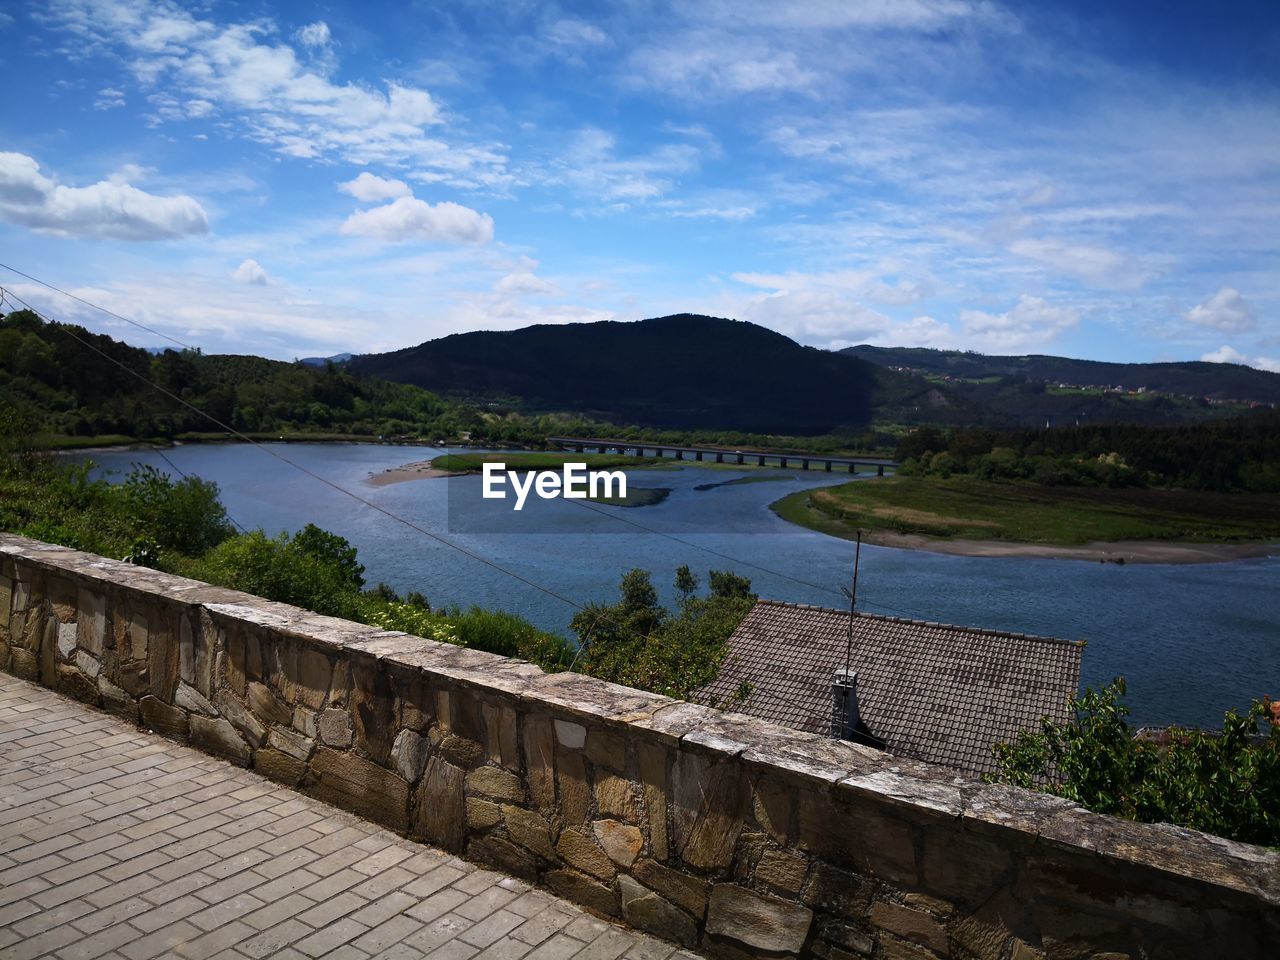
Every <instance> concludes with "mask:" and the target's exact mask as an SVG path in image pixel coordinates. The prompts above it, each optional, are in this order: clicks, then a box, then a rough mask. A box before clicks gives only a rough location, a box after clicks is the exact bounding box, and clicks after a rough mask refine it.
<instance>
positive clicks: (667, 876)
mask: <svg viewBox="0 0 1280 960" xmlns="http://www.w3.org/2000/svg"><path fill="white" fill-rule="evenodd" d="M631 872H632V874H634V875H635V877H636V879H637V880H639V881H640V882H641V883H643V884H644V885H645V886H646V887H648V888H649V889H651V890H656V891H658V892H659V893H660V894H662V895H663V896H664V897H666V898H667V899H668V900H670V901H672V902H673V903H677V904H679V905H680V906H681V907H683V908H684V909H685V910H687V911H689V913H691V914H693V915H694V916H695V917H697V918H698V919H699V920H701V919H702V917H703V915H704V914H705V913H706V912H707V896H708V895H709V894H710V892H711V884H710V883H708V882H707V881H706V880H703V879H702V878H701V877H695V876H692V875H690V874H687V873H681V872H680V871H679V870H672V869H671V868H670V867H665V866H663V865H662V864H660V863H657V862H655V861H653V860H645V859H640V860H637V861H636V862H635V865H634V866H633V867H632V868H631Z"/></svg>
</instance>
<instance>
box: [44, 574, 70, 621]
mask: <svg viewBox="0 0 1280 960" xmlns="http://www.w3.org/2000/svg"><path fill="white" fill-rule="evenodd" d="M45 580H46V583H45V593H46V594H47V596H48V598H49V605H50V606H51V607H52V608H53V615H54V616H55V617H56V618H57V619H58V622H59V623H67V624H73V625H74V623H75V619H76V588H75V586H74V585H73V584H72V583H71V581H70V580H68V579H67V578H66V577H65V576H55V575H54V574H45Z"/></svg>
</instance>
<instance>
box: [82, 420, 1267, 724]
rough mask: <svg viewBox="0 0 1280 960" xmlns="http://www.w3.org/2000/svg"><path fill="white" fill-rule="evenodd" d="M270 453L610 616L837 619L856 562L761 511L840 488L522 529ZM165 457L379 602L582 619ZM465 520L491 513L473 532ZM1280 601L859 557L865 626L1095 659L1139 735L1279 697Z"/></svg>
mask: <svg viewBox="0 0 1280 960" xmlns="http://www.w3.org/2000/svg"><path fill="white" fill-rule="evenodd" d="M277 449H279V450H280V451H281V452H284V453H286V455H287V456H288V457H290V458H291V459H293V460H296V461H297V462H299V463H300V464H303V465H305V466H306V467H307V468H308V469H310V470H313V471H315V472H317V473H319V474H321V475H322V476H324V477H326V478H327V479H329V480H331V481H333V482H334V483H337V484H340V485H342V486H345V487H347V488H349V489H352V490H354V491H356V492H358V493H359V494H360V495H361V496H363V497H365V498H366V499H368V500H370V501H371V502H373V503H376V504H377V505H378V506H380V507H382V508H384V509H386V510H389V511H391V512H393V513H395V514H397V515H399V516H402V517H404V518H406V519H408V520H412V521H413V522H414V523H416V524H419V525H421V526H424V527H426V528H427V529H429V530H432V531H435V532H439V533H440V534H442V535H444V536H447V537H448V538H449V539H451V540H453V541H454V542H456V543H458V544H459V545H461V546H464V547H466V548H467V549H468V550H471V551H473V552H475V553H478V554H480V555H482V556H484V557H486V558H488V559H490V560H492V561H494V562H496V563H498V564H501V565H503V566H505V567H507V568H509V569H511V570H513V571H515V572H516V573H519V574H520V575H521V576H523V577H527V578H528V579H530V580H533V581H534V582H536V583H539V584H542V585H544V586H545V587H547V588H549V589H551V590H554V591H555V592H557V593H561V594H564V595H566V596H569V597H574V598H576V599H578V600H579V601H581V602H584V603H585V602H590V601H611V600H613V599H614V597H615V593H616V587H617V583H618V580H619V578H620V577H621V575H622V574H623V573H624V572H625V571H627V570H628V569H630V568H632V567H643V568H646V569H648V570H651V571H652V572H653V575H654V580H655V582H656V583H657V585H658V586H659V588H660V589H661V590H662V591H663V593H664V595H665V597H666V599H667V601H668V602H670V601H672V600H673V599H674V591H673V590H671V588H670V581H671V578H672V576H673V575H674V572H675V569H676V567H678V566H679V565H680V564H682V563H688V564H689V565H690V566H692V567H693V568H694V570H695V571H703V572H705V571H706V570H708V569H711V568H729V569H734V570H736V571H737V572H739V573H741V574H743V575H744V576H748V577H750V578H751V579H752V581H753V583H754V586H755V589H756V590H757V591H758V592H759V593H760V595H761V596H765V597H771V598H775V599H779V600H790V601H795V602H800V603H813V604H819V605H822V606H843V604H844V600H843V597H842V596H841V594H840V586H841V585H842V584H844V583H847V582H848V578H849V574H850V569H851V564H852V557H853V545H852V544H851V543H848V542H845V541H841V540H837V539H834V538H831V537H827V536H824V535H822V534H818V533H814V532H811V531H808V530H801V529H798V528H796V527H794V526H792V525H791V524H788V523H786V522H785V521H783V520H780V519H779V518H778V517H776V516H774V514H773V513H772V512H771V511H770V510H769V509H768V505H769V504H770V503H772V502H773V501H774V500H776V499H778V498H779V497H782V496H784V495H785V494H788V493H791V492H792V491H794V490H800V489H805V488H808V487H815V486H822V485H825V484H828V483H832V482H840V481H841V480H844V479H847V477H844V476H840V475H835V476H833V475H831V474H826V473H813V474H804V473H790V472H786V473H784V474H783V476H782V477H781V478H779V479H775V480H774V481H772V482H768V483H763V482H749V483H726V482H725V481H730V480H735V479H739V478H745V477H755V476H760V474H759V473H756V472H754V471H751V470H749V469H748V470H742V471H739V470H735V469H728V470H711V469H708V468H705V467H695V466H692V465H682V466H679V467H674V466H673V467H672V468H671V469H662V470H661V471H657V472H655V471H647V470H644V471H635V472H633V473H632V474H631V475H630V480H629V484H628V485H629V486H630V485H631V484H632V483H635V484H638V485H641V486H662V487H667V488H670V490H671V493H670V495H669V496H668V497H666V498H665V499H664V500H663V501H662V502H661V503H658V504H655V505H653V506H646V507H637V508H626V507H617V506H606V505H601V504H586V505H584V504H582V503H581V502H574V503H569V502H565V501H536V502H535V501H534V499H533V498H530V501H529V504H530V505H531V506H527V507H526V511H527V513H526V511H522V512H521V515H516V514H513V513H512V511H511V510H510V505H509V504H506V505H502V503H501V501H482V500H481V499H480V497H479V486H480V478H479V477H478V476H471V477H456V478H449V479H434V480H418V481H413V482H409V483H402V484H395V485H391V486H386V487H373V486H370V485H368V484H366V483H365V482H364V480H365V478H366V477H367V476H368V475H369V474H370V473H375V472H380V471H382V470H384V469H386V468H387V467H392V466H396V465H399V464H401V463H405V462H408V461H410V460H418V459H423V458H425V457H429V456H432V455H435V454H436V453H438V452H441V451H430V450H423V449H422V448H417V447H414V448H405V447H386V446H371V445H356V444H297V445H294V444H290V445H288V446H285V447H278V448H277ZM165 456H167V457H168V459H169V460H170V461H172V462H173V464H174V465H175V466H177V467H178V468H179V469H181V470H182V471H184V472H187V473H195V474H198V475H200V476H202V477H204V478H206V479H209V480H214V481H216V482H217V483H218V485H219V486H220V487H221V490H222V498H223V502H224V503H225V504H226V505H227V509H228V510H229V511H230V512H231V514H232V516H234V517H235V518H236V520H238V521H239V522H240V523H242V524H244V525H245V526H247V527H256V526H261V527H263V528H264V529H265V530H266V531H268V532H269V533H276V532H278V531H280V530H296V529H298V528H300V527H302V526H303V525H305V524H306V523H316V524H319V525H320V526H322V527H325V528H327V529H330V530H333V531H334V532H336V533H339V534H341V535H342V536H344V537H346V538H348V539H349V540H350V541H351V542H352V543H354V544H355V545H356V546H357V547H358V548H359V550H360V558H361V560H362V561H363V562H364V564H365V566H366V568H367V574H366V576H367V577H368V578H369V581H370V582H371V583H375V582H377V581H380V580H381V581H386V582H387V583H389V584H391V585H392V586H393V587H395V588H396V589H397V590H400V591H409V590H417V591H421V592H422V593H423V594H425V595H426V596H427V598H428V599H429V600H430V601H431V602H432V603H433V604H437V605H439V604H454V603H458V604H462V605H470V604H478V605H480V606H487V607H498V608H503V609H508V610H513V611H516V612H518V613H521V614H523V615H524V616H526V617H528V618H529V619H530V620H532V621H533V622H535V623H537V624H538V625H540V626H543V627H546V628H549V629H554V630H558V631H561V632H565V631H567V626H568V622H569V620H570V618H571V617H572V615H573V609H572V608H569V607H568V606H566V605H565V604H564V603H563V602H561V601H559V600H556V599H554V598H552V597H550V596H547V595H546V594H543V593H539V592H538V591H536V590H534V589H532V588H531V587H528V586H526V585H524V584H522V583H519V582H518V581H515V580H513V579H511V578H509V577H506V576H504V575H502V574H501V573H499V572H498V571H496V570H494V569H492V568H490V567H488V566H486V565H484V564H481V563H478V562H476V561H475V560H472V559H470V558H468V557H466V556H464V555H462V554H460V553H458V552H457V551H454V550H451V549H449V548H448V547H446V546H444V545H443V544H440V543H438V542H436V541H434V540H431V539H429V538H427V537H424V536H423V535H421V534H420V533H417V532H415V531H413V530H411V529H409V528H408V527H406V526H404V525H402V524H399V523H396V522H395V521H393V520H390V519H388V518H387V517H386V516H385V515H383V514H381V513H379V512H377V511H376V510H373V509H370V508H369V507H367V506H365V505H363V504H360V503H357V502H356V501H354V500H352V499H350V498H348V497H345V496H343V495H342V494H340V493H337V492H336V491H334V490H332V489H331V488H329V487H326V486H325V485H323V484H321V483H319V482H317V481H316V480H314V479H312V478H309V477H307V476H305V475H303V474H301V473H300V472H298V471H296V470H294V469H293V468H291V467H289V466H288V465H286V464H284V463H281V462H280V461H278V460H275V459H273V458H271V457H269V456H267V455H266V454H264V453H263V452H262V451H260V450H255V449H253V448H252V447H250V446H247V445H240V444H234V445H205V446H186V447H179V448H177V449H172V450H166V451H165ZM93 458H94V459H95V460H96V461H97V462H98V463H99V464H101V465H102V466H103V467H104V468H107V469H110V470H126V469H127V468H128V465H129V463H130V462H132V461H139V462H144V463H153V464H155V466H157V467H159V468H160V469H162V470H166V471H168V470H169V467H168V466H167V465H166V464H165V463H164V462H163V461H162V460H161V459H160V458H159V457H158V456H157V455H156V454H154V453H148V452H138V451H132V452H109V453H98V454H94V455H93ZM776 472H777V471H770V473H776ZM708 485H712V486H711V487H710V488H709V489H707V487H708ZM700 487H702V488H703V489H699V488H700ZM473 510H491V511H492V512H491V513H490V514H488V515H486V516H484V517H480V516H478V515H476V514H474V513H472V512H471V511H473ZM642 527H643V528H646V529H641V528H642ZM650 531H656V532H650ZM698 548H703V549H698ZM707 550H709V551H714V552H715V553H716V554H721V555H724V556H727V557H731V558H734V561H730V560H727V559H723V558H722V557H721V556H715V555H712V554H709V553H707V552H704V551H707ZM752 565H755V566H752ZM759 567H763V568H766V569H768V570H773V571H780V572H782V573H784V574H787V575H789V576H790V577H792V578H795V579H787V578H785V577H781V576H775V575H772V574H769V573H765V572H763V571H762V570H761V569H758V568H759ZM797 580H798V581H803V582H796V581H797ZM1278 586H1280V559H1277V558H1268V559H1263V560H1241V561H1236V562H1232V563H1221V564H1209V565H1198V566H1158V565H1140V564H1128V565H1125V566H1116V565H1114V564H1099V563H1095V562H1086V561H1077V560H1047V559H980V558H968V557H951V556H943V555H939V554H930V553H922V552H914V551H907V550H893V549H888V548H882V547H864V548H863V552H862V570H861V573H860V576H859V585H858V590H859V600H860V603H861V605H862V607H863V608H864V609H865V610H866V611H867V612H871V613H887V614H891V615H896V616H907V617H913V618H917V619H922V620H934V621H939V622H944V623H957V624H966V625H971V626H982V627H990V628H995V629H1002V630H1011V631H1017V632H1023V633H1033V634H1041V635H1048V636H1057V637H1064V638H1069V639H1084V640H1088V641H1089V646H1088V649H1087V650H1086V652H1085V657H1084V667H1083V675H1082V680H1083V682H1084V683H1086V684H1093V685H1097V684H1098V683H1101V682H1105V681H1107V680H1109V679H1110V678H1112V677H1113V676H1116V675H1120V674H1123V675H1125V676H1126V677H1128V680H1129V702H1130V704H1131V706H1132V707H1133V715H1134V716H1133V719H1135V720H1137V721H1138V722H1140V723H1148V724H1165V723H1199V724H1204V725H1214V726H1216V725H1218V724H1219V723H1220V721H1221V716H1222V711H1223V710H1224V709H1225V708H1227V707H1229V706H1237V707H1243V706H1245V705H1246V704H1247V703H1248V701H1249V700H1251V699H1253V698H1255V697H1261V696H1263V695H1264V694H1272V695H1280V624H1278V623H1277V620H1276V615H1275V611H1276V610H1278V609H1280V589H1278Z"/></svg>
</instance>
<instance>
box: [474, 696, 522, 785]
mask: <svg viewBox="0 0 1280 960" xmlns="http://www.w3.org/2000/svg"><path fill="white" fill-rule="evenodd" d="M483 709H484V729H485V748H486V750H487V752H488V755H489V760H490V761H492V762H493V763H497V764H501V765H502V766H504V767H506V768H507V769H508V770H513V771H516V772H517V773H518V772H519V770H520V750H519V746H518V744H517V742H516V712H515V710H513V709H512V708H511V707H508V706H503V705H501V704H491V703H486V704H484V706H483Z"/></svg>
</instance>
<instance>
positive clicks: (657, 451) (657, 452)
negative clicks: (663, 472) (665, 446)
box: [653, 447, 662, 460]
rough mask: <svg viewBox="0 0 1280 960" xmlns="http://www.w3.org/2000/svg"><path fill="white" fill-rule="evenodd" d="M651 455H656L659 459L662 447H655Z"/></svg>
mask: <svg viewBox="0 0 1280 960" xmlns="http://www.w3.org/2000/svg"><path fill="white" fill-rule="evenodd" d="M653 455H654V456H655V457H657V458H658V459H659V460H661V459H662V448H661V447H658V448H656V449H655V450H654V451H653Z"/></svg>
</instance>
